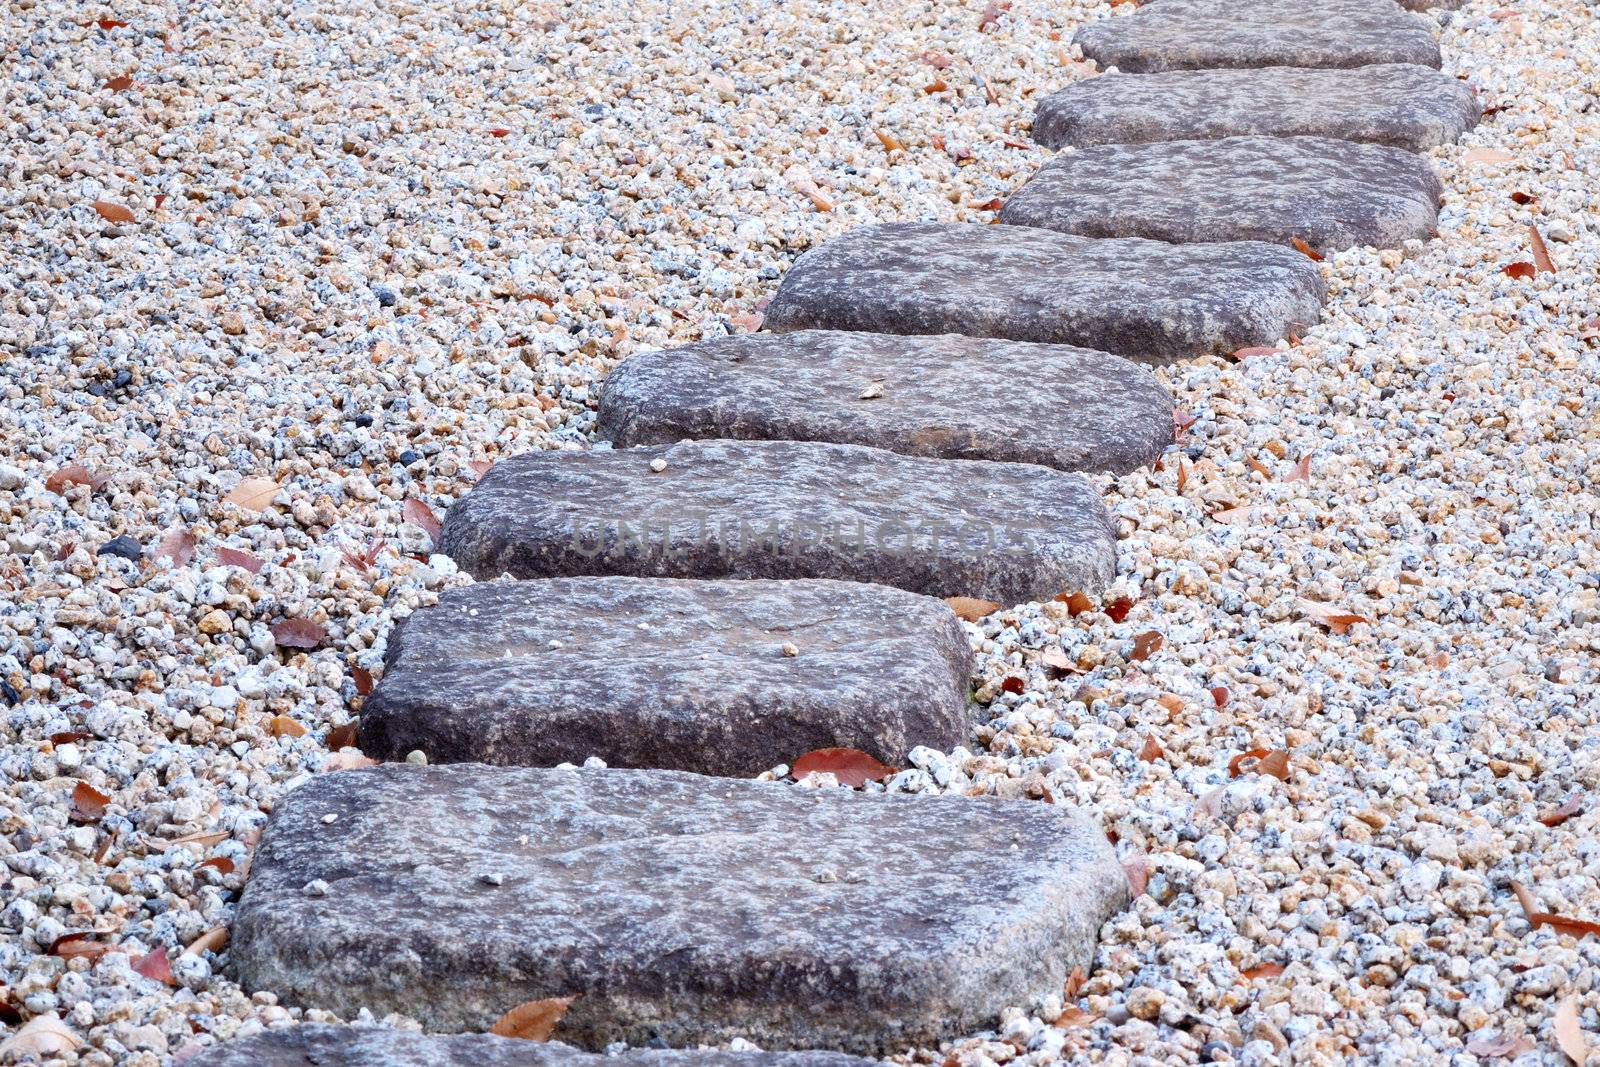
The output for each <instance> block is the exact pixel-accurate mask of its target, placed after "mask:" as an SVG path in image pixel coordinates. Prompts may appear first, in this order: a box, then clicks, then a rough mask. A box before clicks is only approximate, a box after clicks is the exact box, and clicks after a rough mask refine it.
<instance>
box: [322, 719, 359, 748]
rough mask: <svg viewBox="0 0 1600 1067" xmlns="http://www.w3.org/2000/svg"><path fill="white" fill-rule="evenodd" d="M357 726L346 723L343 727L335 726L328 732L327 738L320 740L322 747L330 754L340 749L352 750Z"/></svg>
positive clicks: (352, 723)
mask: <svg viewBox="0 0 1600 1067" xmlns="http://www.w3.org/2000/svg"><path fill="white" fill-rule="evenodd" d="M357 729H358V727H357V725H356V724H355V723H354V722H347V723H345V724H344V725H343V726H335V727H334V728H333V729H331V730H329V731H328V736H327V737H325V738H323V739H322V745H323V747H324V748H326V749H327V750H328V751H330V752H337V751H339V750H340V749H341V748H354V747H355V743H356V730H357Z"/></svg>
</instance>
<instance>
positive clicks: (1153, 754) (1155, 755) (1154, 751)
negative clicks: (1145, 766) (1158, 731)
mask: <svg viewBox="0 0 1600 1067" xmlns="http://www.w3.org/2000/svg"><path fill="white" fill-rule="evenodd" d="M1166 755H1167V754H1166V752H1165V751H1164V750H1163V749H1162V748H1161V744H1160V742H1158V741H1157V740H1156V739H1155V737H1154V736H1153V735H1151V734H1146V735H1145V738H1144V745H1143V747H1141V748H1140V749H1139V758H1140V759H1142V760H1144V761H1145V762H1146V763H1154V762H1155V761H1156V760H1158V759H1165V758H1166Z"/></svg>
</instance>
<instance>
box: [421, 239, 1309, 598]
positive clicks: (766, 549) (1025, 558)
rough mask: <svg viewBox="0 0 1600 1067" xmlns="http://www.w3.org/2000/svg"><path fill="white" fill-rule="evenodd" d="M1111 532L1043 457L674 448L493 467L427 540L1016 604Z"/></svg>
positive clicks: (626, 566)
mask: <svg viewBox="0 0 1600 1067" xmlns="http://www.w3.org/2000/svg"><path fill="white" fill-rule="evenodd" d="M1302 258H1303V257H1302ZM654 466H661V467H662V469H661V470H659V471H657V470H654V469H653V467H654ZM1115 539H1116V535H1115V530H1114V528H1113V527H1112V524H1111V519H1110V517H1109V516H1108V515H1107V514H1106V509H1105V505H1104V504H1102V503H1101V502H1100V497H1099V494H1098V493H1096V492H1095V490H1094V488H1093V487H1092V486H1090V484H1089V483H1088V482H1087V481H1085V480H1084V479H1083V477H1082V476H1080V475H1076V474H1065V473H1062V472H1060V471H1054V470H1051V469H1049V468H1047V467H1038V466H1034V465H1032V464H1026V463H991V462H987V461H979V460H970V461H960V460H937V459H922V458H918V457H912V456H902V455H898V454H897V453H894V452H885V451H883V450H881V449H876V448H863V447H861V446H858V445H835V444H818V443H814V442H794V441H683V442H680V443H678V444H675V445H657V446H651V447H646V448H632V449H627V450H624V451H613V450H610V449H600V450H595V451H590V452H555V451H547V452H534V453H528V454H526V455H522V456H517V457H514V458H512V459H509V460H503V461H502V462H500V463H497V464H496V465H495V466H494V467H493V468H491V469H490V471H489V473H488V474H486V475H485V476H484V477H483V479H482V480H481V481H479V482H478V484H477V485H476V486H474V487H473V488H472V491H471V492H469V493H468V494H467V495H466V496H465V497H463V498H462V499H461V500H459V501H457V502H456V504H455V506H454V507H452V508H451V509H450V513H449V515H448V517H447V518H446V519H445V525H444V533H443V535H442V538H441V549H442V551H444V552H445V553H446V554H448V555H449V556H450V557H451V558H452V559H454V560H455V561H456V562H457V563H458V564H460V565H461V566H462V567H464V568H466V569H467V570H468V571H470V572H471V573H472V574H473V575H474V576H476V577H478V578H493V577H498V576H499V575H501V574H509V575H511V576H512V577H514V578H554V577H561V576H564V575H579V574H630V575H640V576H647V577H664V578H843V579H847V580H850V581H857V582H879V583H881V584H883V585H893V586H898V587H900V588H902V589H910V590H912V591H913V592H918V593H929V594H932V595H934V596H941V597H944V596H976V597H984V598H987V599H989V600H997V601H999V602H1001V603H1003V604H1015V603H1020V602H1022V601H1029V600H1044V599H1048V598H1049V597H1052V596H1055V595H1056V594H1057V593H1060V592H1062V591H1063V590H1070V589H1088V590H1095V589H1100V588H1102V587H1103V586H1105V585H1106V584H1108V583H1109V582H1110V581H1111V579H1112V577H1113V572H1114V569H1115V560H1116V552H1115Z"/></svg>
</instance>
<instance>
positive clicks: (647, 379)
mask: <svg viewBox="0 0 1600 1067" xmlns="http://www.w3.org/2000/svg"><path fill="white" fill-rule="evenodd" d="M596 432H597V433H598V434H599V436H600V437H601V438H602V439H606V440H610V441H613V442H615V443H616V444H617V445H619V446H624V447H625V446H630V445H639V444H657V443H665V442H671V441H678V440H682V439H684V438H690V437H694V438H708V437H724V438H739V439H757V440H788V441H841V442H845V443H847V444H858V445H871V446H873V447H875V448H887V449H889V450H891V451H894V452H904V453H907V454H909V455H919V456H940V457H945V458H948V459H997V460H1005V461H1008V462H1017V463H1040V464H1043V465H1045V466H1047V467H1057V468H1059V469H1061V470H1085V471H1102V470H1109V471H1116V472H1118V473H1121V472H1125V471H1130V470H1132V469H1134V468H1135V467H1139V466H1142V465H1144V464H1146V463H1150V462H1152V461H1153V460H1154V459H1155V458H1156V457H1157V456H1159V455H1160V454H1161V451H1162V449H1164V448H1166V446H1167V445H1169V444H1171V443H1172V397H1171V396H1170V395H1169V394H1168V393H1167V391H1166V390H1165V389H1164V388H1162V386H1161V383H1160V382H1158V381H1156V379H1155V376H1154V375H1152V374H1151V373H1150V372H1149V371H1147V370H1145V369H1144V368H1143V367H1140V366H1137V365H1135V364H1133V363H1130V362H1128V361H1127V360H1125V359H1121V358H1119V357H1117V356H1113V355H1108V354H1107V353H1105V352H1095V351H1091V350H1089V349H1085V348H1072V347H1069V346H1066V345H1040V344H1030V343H1027V342H1019V341H1004V340H996V339H991V338H978V337H961V336H958V335H954V334H946V335H943V336H937V337H903V336H895V335H892V334H875V333H858V332H850V331H842V330H801V331H798V332H795V333H783V334H741V335H739V336H736V337H724V338H719V339H717V340H715V341H708V342H705V343H703V344H697V345H689V346H687V347H685V348H674V349H669V350H666V351H660V352H646V353H641V354H640V355H636V356H633V357H631V358H630V359H628V360H626V361H624V362H623V363H622V364H621V365H620V366H618V367H617V369H616V370H613V371H612V372H611V374H610V376H608V377H607V378H606V382H605V389H604V391H603V392H602V393H601V396H600V415H599V420H598V425H597V427H596Z"/></svg>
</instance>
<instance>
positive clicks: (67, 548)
mask: <svg viewBox="0 0 1600 1067" xmlns="http://www.w3.org/2000/svg"><path fill="white" fill-rule="evenodd" d="M77 547H78V542H76V541H63V542H61V546H60V547H59V548H57V549H56V554H55V561H56V562H57V563H60V562H61V561H62V560H64V559H66V558H67V557H68V556H70V555H72V550H73V549H75V548H77Z"/></svg>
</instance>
